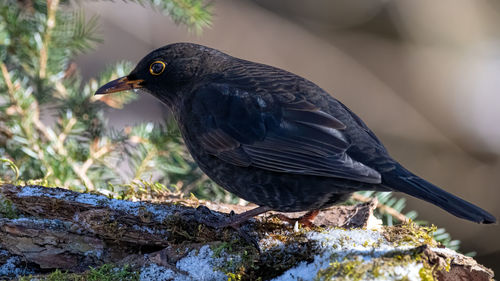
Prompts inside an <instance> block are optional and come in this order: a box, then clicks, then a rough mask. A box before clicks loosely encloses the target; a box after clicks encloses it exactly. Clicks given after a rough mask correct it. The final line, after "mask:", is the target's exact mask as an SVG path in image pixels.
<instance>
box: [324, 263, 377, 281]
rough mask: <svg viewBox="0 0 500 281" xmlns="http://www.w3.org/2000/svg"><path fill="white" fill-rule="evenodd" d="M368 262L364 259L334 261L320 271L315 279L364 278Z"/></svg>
mask: <svg viewBox="0 0 500 281" xmlns="http://www.w3.org/2000/svg"><path fill="white" fill-rule="evenodd" d="M367 266H369V265H366V264H363V262H362V261H358V260H353V261H342V262H339V261H334V262H332V263H330V266H328V267H327V268H325V269H321V270H319V271H318V274H317V275H316V278H315V280H318V281H319V280H333V279H335V280H352V281H358V280H362V279H363V278H364V277H365V275H366V272H367V268H366V267H367Z"/></svg>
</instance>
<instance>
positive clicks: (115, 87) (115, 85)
mask: <svg viewBox="0 0 500 281" xmlns="http://www.w3.org/2000/svg"><path fill="white" fill-rule="evenodd" d="M142 82H144V80H142V79H137V80H129V79H128V77H127V76H125V77H121V78H118V79H116V80H113V81H111V82H108V83H107V84H106V85H104V86H102V87H100V88H99V89H97V91H96V92H95V94H94V95H104V94H111V93H116V92H121V91H125V90H132V89H139V88H142V85H141V83H142Z"/></svg>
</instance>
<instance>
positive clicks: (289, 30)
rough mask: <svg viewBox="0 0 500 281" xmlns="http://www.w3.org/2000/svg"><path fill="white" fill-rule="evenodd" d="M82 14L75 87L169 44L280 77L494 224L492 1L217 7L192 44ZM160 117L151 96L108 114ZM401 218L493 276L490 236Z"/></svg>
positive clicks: (415, 204) (132, 12)
mask: <svg viewBox="0 0 500 281" xmlns="http://www.w3.org/2000/svg"><path fill="white" fill-rule="evenodd" d="M82 5H84V8H85V9H86V10H88V14H100V15H101V23H102V26H101V33H102V37H103V38H104V39H105V41H104V44H102V45H99V46H98V47H97V51H96V52H92V53H89V54H86V55H83V56H80V57H79V58H78V59H77V63H78V64H79V65H80V66H81V68H82V70H83V74H84V75H85V76H86V77H90V76H92V75H95V74H96V73H98V72H99V71H101V70H102V69H103V68H104V67H105V66H106V65H108V64H110V63H112V62H115V61H119V60H129V61H132V62H133V63H136V62H137V61H138V60H140V59H141V58H142V57H143V56H144V55H146V54H147V53H148V52H149V51H151V50H153V49H155V48H158V47H161V46H163V45H166V44H169V43H173V42H180V41H188V42H195V43H200V44H204V45H207V46H210V47H214V48H217V49H219V50H222V51H224V52H227V53H229V54H232V55H234V56H237V57H241V58H244V59H249V60H252V61H257V62H262V63H266V64H270V65H273V66H277V67H281V68H284V69H286V70H289V71H292V72H294V73H296V74H298V75H301V76H304V77H306V78H308V79H310V80H312V81H313V82H315V83H317V84H318V85H319V86H320V87H322V88H324V89H325V90H327V91H328V92H329V93H331V94H332V95H334V96H335V97H336V98H338V99H339V100H341V101H342V102H343V103H345V104H346V105H347V106H349V107H350V108H351V109H352V110H353V111H354V112H356V113H357V114H358V115H359V116H360V117H361V118H363V119H364V120H365V121H366V123H367V124H368V125H369V126H370V127H371V128H372V130H373V131H374V132H375V133H376V134H377V135H378V136H379V137H380V138H381V139H382V141H383V142H384V144H385V145H386V146H387V147H388V149H389V151H390V152H391V154H392V156H393V157H394V158H396V159H398V160H399V161H400V162H401V163H403V164H404V165H405V166H406V167H407V168H409V169H410V170H412V171H414V172H415V173H417V174H418V175H420V176H422V177H424V178H426V179H428V180H430V181H432V182H433V183H435V184H437V185H439V186H441V187H443V188H445V189H446V190H448V191H450V192H452V193H454V194H456V195H459V196H461V197H462V198H465V199H467V200H468V201H471V202H473V203H475V204H477V205H479V206H481V207H483V208H484V209H486V210H488V211H490V212H491V213H493V214H494V215H495V216H496V217H497V218H498V217H500V207H499V206H498V203H497V200H498V199H499V194H500V188H499V186H500V163H499V155H500V128H499V126H500V91H499V89H500V48H499V47H500V14H499V13H500V4H499V2H498V1H479V0H478V1H460V0H458V1H457V0H441V1H430V0H421V1H409V0H408V1H391V0H384V1H382V0H379V1H375V0H373V1H352V0H343V1H330V0H323V1H320V0H314V1H299V0H293V1H291V0H279V1H276V0H274V1H267V0H258V1H229V0H226V1H216V2H214V5H215V9H214V11H215V16H214V22H213V25H212V27H211V28H210V29H206V30H205V31H204V32H203V33H202V34H201V35H199V36H198V35H196V34H193V33H188V32H187V31H186V30H185V29H184V28H182V27H177V26H176V25H175V24H173V23H172V22H171V21H170V20H169V19H168V18H167V17H164V16H162V15H160V14H158V13H156V12H154V11H152V10H150V9H148V8H145V7H141V6H139V5H135V4H125V3H121V2H116V3H103V2H84V3H82ZM167 114H168V111H167V110H166V108H164V107H163V106H162V105H161V104H159V103H157V102H156V101H155V100H154V99H153V98H152V97H150V96H141V97H140V99H139V100H138V101H136V102H135V103H133V104H132V105H129V106H128V107H126V108H124V109H122V110H114V109H113V110H110V111H109V115H110V118H111V121H112V125H113V126H115V127H117V128H120V127H122V126H124V125H127V124H134V123H138V122H140V121H143V120H160V119H161V118H162V117H164V116H165V115H167ZM407 209H408V210H410V209H415V210H417V211H418V212H419V214H420V215H419V218H420V219H425V220H428V221H430V222H432V223H434V224H436V225H438V226H440V227H445V228H446V229H447V230H448V231H449V232H450V233H451V235H452V237H453V238H455V239H459V240H461V241H462V251H463V252H469V251H476V252H477V253H478V255H477V257H476V258H477V259H478V260H479V261H480V262H482V263H483V264H485V265H487V266H489V267H492V268H493V269H496V270H497V271H499V270H500V265H497V263H498V264H500V239H499V237H500V228H499V227H498V225H477V224H474V223H470V222H467V221H464V220H461V219H458V218H456V217H453V216H452V215H449V214H448V213H446V212H444V211H442V210H441V209H439V208H437V207H435V206H433V205H430V204H428V203H425V202H423V201H419V200H417V199H413V198H409V202H408V207H407Z"/></svg>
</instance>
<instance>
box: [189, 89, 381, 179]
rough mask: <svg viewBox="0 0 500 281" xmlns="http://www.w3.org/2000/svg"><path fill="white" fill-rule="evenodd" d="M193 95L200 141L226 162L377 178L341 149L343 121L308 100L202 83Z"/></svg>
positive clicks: (346, 143)
mask: <svg viewBox="0 0 500 281" xmlns="http://www.w3.org/2000/svg"><path fill="white" fill-rule="evenodd" d="M215 96H217V98H215ZM268 97H269V96H268ZM194 100H195V102H194V103H193V111H195V112H196V115H197V116H198V118H199V122H200V123H201V125H202V126H201V127H202V128H204V131H203V132H202V133H201V134H199V135H198V137H199V140H200V143H201V144H202V146H203V147H204V148H205V149H206V151H207V152H208V153H210V154H212V155H215V156H217V157H218V158H220V159H222V160H224V161H226V162H228V163H231V164H233V165H237V166H253V167H257V168H261V169H266V170H271V171H276V172H283V173H292V174H302V175H316V176H325V177H337V178H343V179H351V180H356V181H360V182H366V183H380V182H381V177H380V174H379V173H378V172H377V171H375V170H374V169H372V168H370V167H368V166H366V165H364V164H362V163H360V162H358V161H356V160H354V159H352V158H351V157H349V155H348V154H347V153H346V150H347V149H348V148H349V146H350V141H349V139H348V138H347V136H346V135H345V134H344V132H343V130H344V129H345V125H344V124H343V123H342V122H340V121H339V120H337V119H336V118H334V117H333V116H331V115H329V114H327V113H325V112H323V111H321V110H319V109H318V108H316V107H315V106H314V105H313V104H312V103H310V102H307V101H305V100H301V101H293V102H286V103H283V102H278V101H273V100H271V101H270V100H269V99H267V100H266V99H263V96H259V95H257V94H250V93H248V92H246V91H244V90H240V89H238V88H235V87H232V86H230V85H227V84H211V85H208V86H203V87H201V88H200V89H198V90H197V91H196V93H195V96H194Z"/></svg>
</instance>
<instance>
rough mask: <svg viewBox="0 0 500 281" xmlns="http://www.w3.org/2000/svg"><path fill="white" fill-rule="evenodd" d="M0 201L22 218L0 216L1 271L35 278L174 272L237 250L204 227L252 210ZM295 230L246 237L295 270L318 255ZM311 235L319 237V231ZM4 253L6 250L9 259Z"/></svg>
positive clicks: (353, 211)
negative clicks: (279, 248) (124, 269)
mask: <svg viewBox="0 0 500 281" xmlns="http://www.w3.org/2000/svg"><path fill="white" fill-rule="evenodd" d="M0 197H3V199H2V198H0V199H2V200H3V201H4V202H10V203H9V204H8V205H9V206H11V208H12V209H13V211H14V212H15V213H16V215H17V217H16V218H7V217H2V215H1V214H2V213H0V266H1V265H2V262H3V263H6V261H7V260H8V259H9V258H13V257H16V258H18V260H19V261H22V266H24V267H26V268H28V269H29V270H27V271H26V272H33V273H40V272H43V271H44V270H53V269H63V270H68V271H71V272H82V271H85V270H87V269H88V268H89V267H97V266H100V265H102V264H106V263H113V264H117V265H120V264H132V265H136V266H145V265H147V264H151V263H156V264H158V265H161V266H164V267H166V268H171V269H172V270H174V271H175V270H176V267H175V264H176V262H177V261H179V260H180V259H181V258H183V257H185V256H186V255H187V254H188V253H189V252H190V251H191V250H192V249H200V247H202V246H204V245H221V243H233V244H234V241H235V239H236V240H242V239H241V236H240V235H239V234H238V232H237V231H235V230H233V229H231V228H226V229H224V230H215V229H213V228H211V227H208V226H206V225H205V224H204V223H205V222H217V221H220V220H223V219H225V218H227V217H228V216H229V215H230V214H229V213H230V212H231V211H235V212H237V213H239V212H242V211H245V210H248V209H250V208H252V206H237V205H227V204H216V203H213V202H204V201H198V200H186V199H178V198H177V199H172V200H166V202H165V203H162V204H154V203H147V202H130V201H123V200H116V199H109V198H106V197H105V196H101V195H94V194H82V193H77V192H73V191H68V190H65V189H60V188H46V187H41V186H25V187H22V186H14V185H8V184H7V185H3V186H0ZM376 205H377V202H376V201H371V202H368V203H363V204H359V205H356V206H337V207H333V208H330V209H328V210H326V211H324V212H321V213H320V215H319V216H318V217H317V219H316V221H315V224H317V225H321V226H323V227H331V226H337V227H342V228H367V227H368V228H371V227H372V223H373V221H376V219H374V217H373V209H374V208H375V206H376ZM254 207H255V206H254ZM294 215H295V216H299V215H300V214H294ZM293 227H294V226H289V225H287V224H285V223H283V222H281V221H279V220H278V219H277V218H274V217H273V216H272V214H271V215H269V214H267V215H264V216H259V217H258V218H257V219H256V220H252V221H249V222H248V223H246V224H245V225H243V226H242V227H241V229H242V230H243V231H245V232H246V233H250V236H251V237H253V239H255V240H256V241H258V243H259V245H263V242H262V241H264V240H266V239H269V237H274V238H276V237H277V238H276V239H281V240H282V241H283V239H285V240H286V243H296V244H297V245H298V249H300V250H297V251H298V252H299V253H294V257H297V260H296V261H295V262H297V263H299V262H301V261H306V262H310V261H311V260H312V259H311V255H314V253H316V250H315V247H312V246H311V245H309V244H308V241H307V239H305V237H306V236H305V234H304V235H302V234H301V235H302V236H301V235H297V237H296V238H297V239H295V240H293V241H292V240H290V239H289V238H288V236H290V234H289V233H293V230H291V229H293ZM295 228H296V226H295ZM284 229H285V230H286V231H288V232H284ZM296 231H297V230H296ZM310 231H317V232H321V229H320V228H316V229H314V228H313V229H312V230H310ZM287 233H288V234H287ZM280 235H281V236H280ZM282 236H286V237H285V238H283V237H282ZM240 242H241V243H240ZM240 242H238V243H236V244H235V245H236V246H235V248H238V247H239V248H241V249H245V250H248V249H249V245H248V244H247V243H246V242H245V241H240ZM251 247H252V246H250V248H251ZM296 248H297V247H296ZM1 249H4V251H3V253H4V254H3V255H2V254H1V253H2V252H1ZM419 251H420V252H421V253H423V254H424V256H425V257H426V259H427V261H428V263H429V264H435V265H441V267H442V268H445V267H446V266H444V267H443V266H442V265H443V264H444V263H446V262H449V266H450V270H449V271H446V270H444V269H443V270H436V273H435V274H436V276H437V277H438V279H439V280H490V279H492V278H493V272H492V271H491V270H489V269H486V268H484V267H483V266H481V265H479V264H477V263H476V262H475V261H474V260H473V259H472V258H468V257H464V256H462V255H459V254H457V255H454V254H453V255H450V254H449V253H443V252H439V253H436V252H435V251H432V250H430V249H429V247H423V248H422V247H421V248H420V249H419ZM245 253H246V252H245ZM272 255H276V253H271V252H270V251H265V249H264V251H262V249H261V251H260V252H258V251H255V252H254V256H253V258H254V259H255V260H257V264H258V263H259V262H260V263H263V264H261V267H260V268H261V269H262V268H264V267H263V265H264V264H265V262H266V260H269V258H270V257H271V256H272ZM272 257H273V258H276V257H275V256H272ZM291 266H293V265H287V268H281V267H280V269H278V271H279V270H281V272H277V273H276V274H279V273H282V272H284V270H286V269H288V268H290V267H291ZM0 271H1V270H0ZM17 272H18V273H19V271H17ZM181 273H182V272H181ZM181 273H179V274H181ZM184 273H185V272H184ZM184 273H182V274H184ZM246 273H248V272H246ZM261 273H262V272H261V271H255V272H252V273H251V274H253V275H252V276H253V277H257V275H260V274H261ZM276 274H274V275H273V274H270V275H269V276H268V277H272V276H277V275H276ZM458 277H460V278H462V279H457V278H458ZM0 279H1V272H0Z"/></svg>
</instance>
